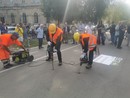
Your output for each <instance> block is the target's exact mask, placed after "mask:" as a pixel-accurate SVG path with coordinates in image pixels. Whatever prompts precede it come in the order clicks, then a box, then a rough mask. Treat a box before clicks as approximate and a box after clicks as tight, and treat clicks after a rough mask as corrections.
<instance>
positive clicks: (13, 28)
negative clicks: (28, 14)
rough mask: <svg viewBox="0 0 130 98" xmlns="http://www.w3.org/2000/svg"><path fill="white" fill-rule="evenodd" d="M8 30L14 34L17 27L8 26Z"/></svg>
mask: <svg viewBox="0 0 130 98" xmlns="http://www.w3.org/2000/svg"><path fill="white" fill-rule="evenodd" d="M7 28H8V33H10V34H12V33H14V32H15V26H7Z"/></svg>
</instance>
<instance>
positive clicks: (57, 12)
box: [42, 0, 68, 22]
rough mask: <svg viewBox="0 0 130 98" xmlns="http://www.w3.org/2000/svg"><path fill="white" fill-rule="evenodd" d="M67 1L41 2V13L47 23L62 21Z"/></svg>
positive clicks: (50, 0) (48, 0)
mask: <svg viewBox="0 0 130 98" xmlns="http://www.w3.org/2000/svg"><path fill="white" fill-rule="evenodd" d="M67 1H68V0H43V8H42V10H43V12H44V15H45V17H47V21H48V22H49V21H50V20H51V19H54V20H58V21H60V22H61V21H62V20H63V16H64V13H65V8H66V6H67Z"/></svg>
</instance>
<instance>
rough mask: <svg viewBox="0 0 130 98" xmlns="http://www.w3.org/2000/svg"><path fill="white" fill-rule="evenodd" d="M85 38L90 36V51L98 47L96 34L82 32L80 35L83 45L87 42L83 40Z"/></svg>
mask: <svg viewBox="0 0 130 98" xmlns="http://www.w3.org/2000/svg"><path fill="white" fill-rule="evenodd" d="M84 38H89V41H88V48H89V50H90V51H91V50H93V49H94V48H95V47H96V45H97V38H96V36H95V35H93V34H88V33H83V34H81V35H80V42H81V44H82V45H83V46H84V45H85V43H84V41H83V40H84Z"/></svg>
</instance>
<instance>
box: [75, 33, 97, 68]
mask: <svg viewBox="0 0 130 98" xmlns="http://www.w3.org/2000/svg"><path fill="white" fill-rule="evenodd" d="M74 39H75V41H76V42H80V44H81V46H82V49H83V52H84V53H85V54H86V55H88V65H87V66H86V68H87V69H90V68H91V67H92V64H93V57H94V51H96V46H97V38H96V36H94V35H93V34H89V33H83V34H79V33H78V32H76V33H75V34H74Z"/></svg>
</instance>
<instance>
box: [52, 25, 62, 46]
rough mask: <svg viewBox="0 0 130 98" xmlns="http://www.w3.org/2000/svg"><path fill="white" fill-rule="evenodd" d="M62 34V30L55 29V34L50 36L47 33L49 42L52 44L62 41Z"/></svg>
mask: <svg viewBox="0 0 130 98" xmlns="http://www.w3.org/2000/svg"><path fill="white" fill-rule="evenodd" d="M62 34H63V31H62V29H60V28H58V27H57V29H56V33H55V34H53V35H52V34H51V33H50V32H49V38H50V41H51V42H53V43H54V44H56V43H57V41H60V42H61V41H62V39H63V37H62Z"/></svg>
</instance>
